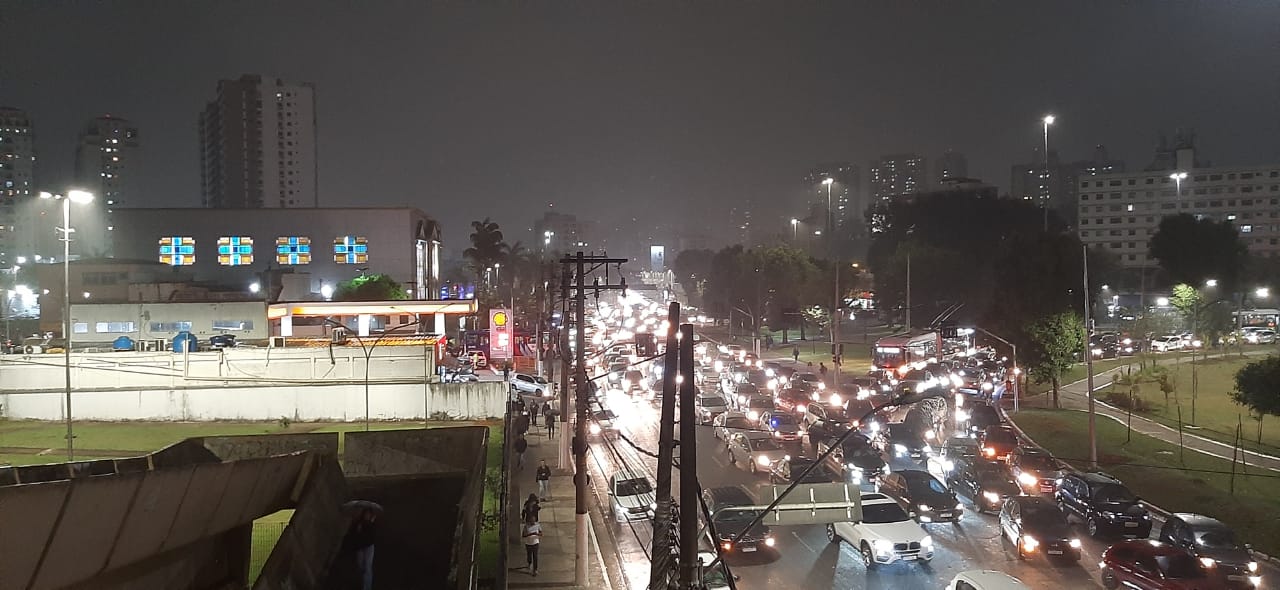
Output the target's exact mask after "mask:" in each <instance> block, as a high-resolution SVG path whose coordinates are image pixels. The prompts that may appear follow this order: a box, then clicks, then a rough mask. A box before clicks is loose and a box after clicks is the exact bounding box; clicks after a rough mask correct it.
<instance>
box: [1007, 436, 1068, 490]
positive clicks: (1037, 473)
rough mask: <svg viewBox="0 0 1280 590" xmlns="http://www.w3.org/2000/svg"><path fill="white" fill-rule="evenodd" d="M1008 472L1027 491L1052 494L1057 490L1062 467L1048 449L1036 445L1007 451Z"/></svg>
mask: <svg viewBox="0 0 1280 590" xmlns="http://www.w3.org/2000/svg"><path fill="white" fill-rule="evenodd" d="M1009 473H1011V474H1012V475H1013V478H1014V480H1016V481H1017V482H1018V485H1020V486H1022V489H1023V490H1024V491H1026V492H1027V493H1035V492H1039V493H1041V494H1049V495H1052V494H1053V493H1054V492H1056V491H1057V490H1058V479H1060V478H1061V477H1062V468H1061V467H1060V466H1059V465H1058V460H1057V459H1054V458H1053V455H1050V454H1049V451H1046V450H1044V449H1040V448H1036V447H1018V448H1016V449H1014V450H1013V452H1012V453H1009Z"/></svg>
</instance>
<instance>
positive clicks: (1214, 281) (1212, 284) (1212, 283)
mask: <svg viewBox="0 0 1280 590" xmlns="http://www.w3.org/2000/svg"><path fill="white" fill-rule="evenodd" d="M1204 286H1206V287H1217V286H1218V279H1209V280H1207V281H1205V282H1204Z"/></svg>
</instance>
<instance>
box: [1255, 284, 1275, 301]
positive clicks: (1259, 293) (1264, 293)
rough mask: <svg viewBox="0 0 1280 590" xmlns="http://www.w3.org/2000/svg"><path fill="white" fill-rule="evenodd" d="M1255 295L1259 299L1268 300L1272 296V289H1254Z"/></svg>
mask: <svg viewBox="0 0 1280 590" xmlns="http://www.w3.org/2000/svg"><path fill="white" fill-rule="evenodd" d="M1253 295H1254V297H1257V298H1258V299H1266V298H1267V297H1270V296H1271V289H1269V288H1267V287H1258V288H1257V289H1254V291H1253Z"/></svg>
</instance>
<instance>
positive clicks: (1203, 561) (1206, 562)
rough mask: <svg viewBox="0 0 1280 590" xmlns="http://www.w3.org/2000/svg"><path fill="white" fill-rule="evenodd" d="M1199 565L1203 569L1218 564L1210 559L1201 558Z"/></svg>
mask: <svg viewBox="0 0 1280 590" xmlns="http://www.w3.org/2000/svg"><path fill="white" fill-rule="evenodd" d="M1200 565H1203V566H1205V567H1213V566H1215V565H1218V562H1217V561H1216V560H1214V559H1213V558H1212V557H1201V558H1200Z"/></svg>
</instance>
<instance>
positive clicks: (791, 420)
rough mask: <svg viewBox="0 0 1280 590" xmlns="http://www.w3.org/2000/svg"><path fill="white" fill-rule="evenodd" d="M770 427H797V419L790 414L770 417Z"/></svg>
mask: <svg viewBox="0 0 1280 590" xmlns="http://www.w3.org/2000/svg"><path fill="white" fill-rule="evenodd" d="M769 425H770V426H772V427H774V428H781V427H783V426H795V425H796V417H795V416H792V415H790V414H772V415H770V416H769Z"/></svg>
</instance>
